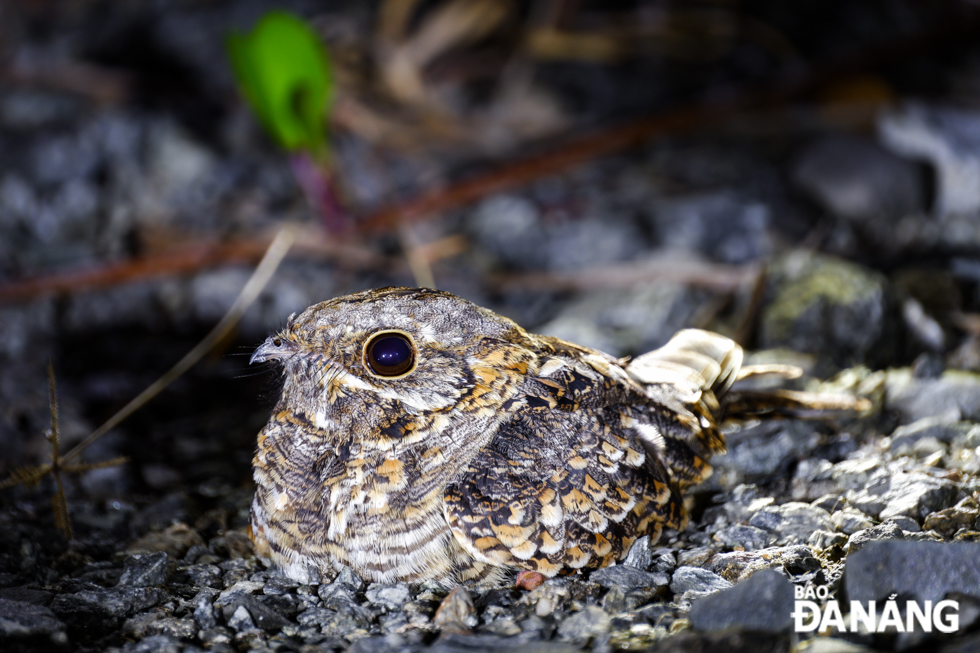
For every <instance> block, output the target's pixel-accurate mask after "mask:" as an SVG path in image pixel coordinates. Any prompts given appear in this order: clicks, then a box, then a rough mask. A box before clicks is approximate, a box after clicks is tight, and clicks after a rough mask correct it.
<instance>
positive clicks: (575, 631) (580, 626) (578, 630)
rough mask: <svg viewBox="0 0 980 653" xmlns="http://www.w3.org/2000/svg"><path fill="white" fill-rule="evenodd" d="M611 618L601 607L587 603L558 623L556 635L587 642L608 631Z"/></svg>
mask: <svg viewBox="0 0 980 653" xmlns="http://www.w3.org/2000/svg"><path fill="white" fill-rule="evenodd" d="M610 623H611V620H610V618H609V615H608V614H607V613H606V611H605V610H603V609H602V608H600V607H598V606H595V605H587V606H585V608H583V609H582V610H580V611H579V612H576V613H575V614H573V615H572V616H570V617H568V618H567V619H565V620H563V621H562V622H561V623H560V624H559V625H558V636H559V637H561V638H562V639H565V640H572V641H575V642H583V643H584V642H588V641H590V640H592V639H594V638H596V637H598V636H601V635H605V634H606V633H607V632H609V627H610Z"/></svg>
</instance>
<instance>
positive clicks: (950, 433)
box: [891, 416, 973, 452]
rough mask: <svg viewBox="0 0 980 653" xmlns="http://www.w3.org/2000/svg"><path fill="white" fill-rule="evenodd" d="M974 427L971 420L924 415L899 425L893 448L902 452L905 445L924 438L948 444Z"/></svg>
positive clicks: (893, 434)
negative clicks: (909, 422) (959, 420)
mask: <svg viewBox="0 0 980 653" xmlns="http://www.w3.org/2000/svg"><path fill="white" fill-rule="evenodd" d="M971 428H973V424H972V423H970V422H957V421H951V420H949V419H947V418H945V417H942V416H935V417H923V418H922V419H919V420H916V421H915V422H913V423H911V424H906V425H905V426H899V427H898V428H897V429H895V431H894V432H893V433H892V435H891V439H892V444H891V450H892V451H894V452H900V451H901V450H902V449H903V448H905V447H911V446H912V445H914V444H915V443H916V442H918V441H919V440H921V439H923V438H935V439H936V440H939V441H940V442H945V443H946V444H949V443H951V442H952V441H953V440H954V439H955V438H956V437H957V436H962V435H965V434H966V433H968V432H969V431H970V429H971Z"/></svg>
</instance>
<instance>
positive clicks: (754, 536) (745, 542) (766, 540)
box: [714, 524, 776, 551]
mask: <svg viewBox="0 0 980 653" xmlns="http://www.w3.org/2000/svg"><path fill="white" fill-rule="evenodd" d="M714 538H715V540H717V541H718V542H721V543H722V544H724V545H725V546H729V547H736V546H739V547H742V548H743V549H745V550H746V551H758V550H759V549H764V548H766V547H767V546H769V545H770V544H772V543H773V542H774V541H775V540H776V538H775V536H774V535H772V534H771V533H769V532H768V531H764V530H762V529H761V528H756V527H755V526H747V525H745V524H732V525H731V526H727V527H725V528H723V529H721V530H720V531H718V532H717V533H715V535H714Z"/></svg>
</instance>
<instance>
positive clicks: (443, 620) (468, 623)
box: [432, 585, 480, 632]
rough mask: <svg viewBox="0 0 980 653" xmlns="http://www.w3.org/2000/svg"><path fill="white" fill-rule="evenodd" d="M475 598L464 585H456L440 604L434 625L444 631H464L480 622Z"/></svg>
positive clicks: (433, 621) (434, 618) (433, 620)
mask: <svg viewBox="0 0 980 653" xmlns="http://www.w3.org/2000/svg"><path fill="white" fill-rule="evenodd" d="M479 621H480V620H479V618H478V617H477V616H476V606H475V605H473V598H472V597H471V596H470V593H469V592H467V591H466V588H465V587H463V586H462V585H459V586H456V587H454V588H453V590H452V591H451V592H450V593H449V594H447V595H446V598H445V599H443V600H442V603H441V604H439V609H438V610H436V614H435V617H433V619H432V625H433V626H434V627H435V628H438V629H439V630H442V631H455V632H462V631H467V630H470V629H471V628H474V627H475V626H476V624H477V623H479Z"/></svg>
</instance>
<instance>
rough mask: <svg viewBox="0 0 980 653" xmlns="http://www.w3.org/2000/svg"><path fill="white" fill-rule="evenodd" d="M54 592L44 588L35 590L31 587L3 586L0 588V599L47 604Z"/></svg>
mask: <svg viewBox="0 0 980 653" xmlns="http://www.w3.org/2000/svg"><path fill="white" fill-rule="evenodd" d="M52 598H54V594H53V593H51V592H46V591H44V590H37V589H34V588H31V587H23V586H20V587H5V588H3V589H0V599H7V600H8V601H21V602H23V603H33V604H35V605H48V604H49V603H51V599H52Z"/></svg>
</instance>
